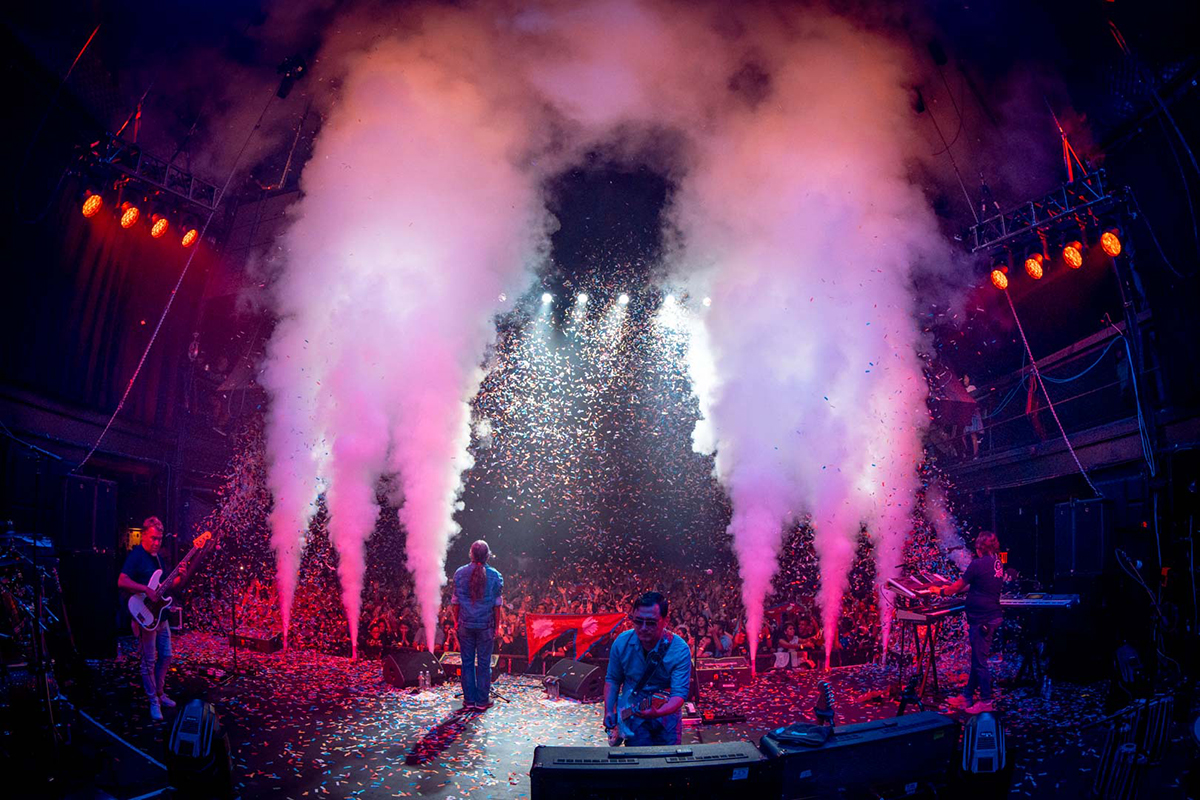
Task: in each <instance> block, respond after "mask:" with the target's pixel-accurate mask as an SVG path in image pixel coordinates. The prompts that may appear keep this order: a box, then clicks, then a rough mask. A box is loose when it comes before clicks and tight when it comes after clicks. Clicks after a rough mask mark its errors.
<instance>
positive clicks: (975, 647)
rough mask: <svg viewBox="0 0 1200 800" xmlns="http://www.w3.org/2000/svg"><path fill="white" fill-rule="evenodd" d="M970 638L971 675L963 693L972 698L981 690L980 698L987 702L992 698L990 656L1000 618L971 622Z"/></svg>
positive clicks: (969, 698)
mask: <svg viewBox="0 0 1200 800" xmlns="http://www.w3.org/2000/svg"><path fill="white" fill-rule="evenodd" d="M969 624H970V634H969V640H970V642H971V677H969V678H967V688H966V689H964V690H963V695H964V696H965V697H966V698H967V699H968V700H971V699H973V698H974V696H975V690H976V689H978V690H979V699H980V700H981V701H982V702H984V703H986V702H988V701H990V700H991V699H992V672H991V670H990V669H988V656H989V655H991V653H992V637H993V636H995V635H996V628H999V627H1000V620H998V619H994V620H988V621H986V622H971V623H969Z"/></svg>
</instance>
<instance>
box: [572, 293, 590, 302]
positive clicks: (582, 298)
mask: <svg viewBox="0 0 1200 800" xmlns="http://www.w3.org/2000/svg"><path fill="white" fill-rule="evenodd" d="M587 301H588V296H587V292H580V293H579V294H577V295H575V302H576V303H578V304H579V305H583V304H584V303H586V302H587Z"/></svg>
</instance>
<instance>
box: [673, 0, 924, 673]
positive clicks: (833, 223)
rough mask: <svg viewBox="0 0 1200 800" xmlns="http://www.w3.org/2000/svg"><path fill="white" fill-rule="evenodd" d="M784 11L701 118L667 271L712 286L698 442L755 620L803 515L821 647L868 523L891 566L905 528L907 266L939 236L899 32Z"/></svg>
mask: <svg viewBox="0 0 1200 800" xmlns="http://www.w3.org/2000/svg"><path fill="white" fill-rule="evenodd" d="M790 22H791V23H792V24H791V25H781V26H776V27H775V28H768V27H765V26H764V27H758V28H751V29H750V31H751V33H750V34H749V35H750V36H752V37H753V41H754V43H755V44H756V45H757V47H755V48H749V49H750V50H751V51H752V52H755V53H756V54H757V55H756V59H757V60H756V61H755V62H754V64H753V70H751V74H752V75H753V76H754V77H753V80H752V81H751V83H750V84H749V85H750V86H751V88H750V89H747V90H746V91H745V92H743V93H741V95H739V96H733V97H729V98H727V103H728V107H727V108H726V109H725V110H724V113H725V115H726V119H724V120H723V121H722V122H721V123H720V124H710V125H708V126H706V127H705V128H703V129H702V130H701V131H698V132H694V133H693V137H694V141H695V147H694V150H693V151H692V152H691V153H689V158H688V160H687V162H686V166H685V168H684V171H683V176H682V178H681V179H680V182H679V190H678V192H677V194H676V196H675V199H674V207H673V215H672V217H673V221H674V222H675V224H676V225H677V227H678V231H679V244H678V249H677V251H676V253H675V274H676V276H677V279H678V280H680V281H682V282H684V283H685V284H686V285H688V286H689V287H690V288H691V289H692V294H693V295H695V296H703V295H708V296H711V298H712V304H711V307H710V308H707V309H704V310H703V313H702V315H701V316H702V320H703V324H704V326H705V328H706V331H707V340H708V347H709V349H710V351H711V352H710V354H709V356H707V357H706V358H705V359H701V360H708V361H710V362H711V364H712V367H713V370H714V373H715V378H711V379H709V380H707V381H705V382H704V383H706V384H707V385H709V386H710V391H711V396H710V397H708V398H702V402H701V408H702V409H707V410H708V411H707V416H708V417H709V419H708V420H706V421H705V422H704V423H703V424H702V426H698V431H697V437H696V443H697V447H698V449H701V450H706V449H708V448H709V447H710V446H713V445H715V452H716V470H717V474H718V476H719V478H720V479H721V480H722V481H723V482H724V484H725V485H726V486H727V487H728V489H729V493H730V497H731V499H732V503H733V509H734V512H733V519H732V522H731V524H730V532H731V534H732V535H733V537H734V547H735V549H736V551H737V554H738V558H739V561H740V563H741V571H742V578H743V590H742V593H743V600H744V603H745V607H746V614H747V618H748V623H749V636H750V637H754V636H755V635H756V634H757V632H758V630H759V626H760V624H761V621H762V607H763V602H764V599H765V597H766V595H767V592H768V591H769V589H770V584H771V579H772V577H773V575H774V573H775V571H776V568H777V553H778V548H779V543H780V539H781V534H782V530H783V529H784V527H785V526H786V525H789V524H792V523H793V522H795V521H796V520H798V519H802V518H805V517H808V518H811V521H812V524H813V526H814V537H815V538H814V543H815V547H816V550H817V554H818V557H819V560H820V568H821V589H820V596H819V601H820V605H821V608H822V622H823V628H824V633H825V641H826V647H827V657H828V648H830V647H831V646H832V644H833V641H834V640H835V637H836V635H837V619H838V616H839V614H840V612H841V603H842V597H843V595H844V593H845V591H846V589H847V586H848V574H849V570H850V567H851V565H852V562H853V559H854V554H855V550H856V542H857V538H858V536H859V534H860V532H861V531H862V529H863V526H864V525H865V526H866V528H867V530H868V531H869V535H870V536H871V537H872V539H873V540H874V543H875V554H876V558H877V566H878V569H877V573H878V578H879V580H880V581H882V580H886V578H887V577H890V576H891V575H894V574H895V572H896V570H897V569H898V566H899V563H900V557H901V553H902V551H903V544H904V541H905V539H906V537H907V536H908V533H909V531H910V530H911V520H910V516H911V510H912V505H913V495H914V493H915V491H916V488H917V485H918V480H917V474H916V469H917V464H918V463H919V461H920V459H921V457H922V435H923V432H924V429H925V426H926V421H927V417H928V414H927V411H926V408H925V403H924V400H925V396H926V383H925V380H924V377H923V373H922V370H921V363H920V360H919V359H918V357H917V354H916V347H917V344H918V342H919V339H920V332H919V328H918V326H917V324H916V321H915V319H914V307H913V306H914V303H913V300H912V293H911V276H912V274H913V272H914V269H915V268H916V267H917V265H918V263H919V261H920V260H921V259H922V258H925V259H931V258H932V259H943V258H944V256H943V254H942V250H943V247H944V245H943V240H942V238H941V237H940V235H939V233H938V230H937V225H936V222H935V219H934V216H933V214H932V212H931V210H930V207H929V204H928V203H927V202H926V200H925V198H924V197H923V196H922V193H921V191H920V190H919V189H918V188H917V187H916V186H914V185H913V183H912V182H911V180H910V178H909V175H908V165H909V163H910V162H911V161H912V160H913V159H914V158H915V157H916V154H917V153H919V152H920V151H921V149H922V147H923V141H922V139H921V137H919V136H917V135H916V133H915V131H914V125H915V124H916V121H915V119H914V115H913V113H912V110H911V108H910V106H909V99H908V93H907V91H906V90H905V85H906V80H907V79H908V76H909V69H910V65H909V63H908V59H907V57H906V55H905V52H904V50H903V49H902V48H900V47H899V46H897V45H895V44H894V43H892V42H891V41H889V40H888V39H887V38H886V37H884V36H882V35H880V34H878V33H874V32H869V31H865V30H862V29H859V28H856V27H855V26H853V25H852V24H850V23H848V22H846V21H844V20H841V19H838V18H834V17H830V16H825V15H822V14H819V13H816V12H813V13H810V14H808V15H806V16H803V17H798V18H796V19H793V20H790ZM697 385H698V386H699V385H700V384H699V383H698V384H697ZM701 428H703V430H701ZM702 434H703V435H702ZM706 440H707V441H706Z"/></svg>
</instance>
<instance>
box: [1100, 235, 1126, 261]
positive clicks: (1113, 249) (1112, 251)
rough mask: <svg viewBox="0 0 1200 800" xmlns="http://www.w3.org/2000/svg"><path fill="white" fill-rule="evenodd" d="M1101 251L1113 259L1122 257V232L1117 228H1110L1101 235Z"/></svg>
mask: <svg viewBox="0 0 1200 800" xmlns="http://www.w3.org/2000/svg"><path fill="white" fill-rule="evenodd" d="M1100 249H1101V250H1103V251H1104V252H1106V253H1108V254H1109V255H1110V256H1112V257H1113V258H1116V257H1117V256H1119V255H1121V231H1120V230H1118V229H1117V228H1109V229H1108V230H1106V231H1105V232H1104V233H1102V234H1100Z"/></svg>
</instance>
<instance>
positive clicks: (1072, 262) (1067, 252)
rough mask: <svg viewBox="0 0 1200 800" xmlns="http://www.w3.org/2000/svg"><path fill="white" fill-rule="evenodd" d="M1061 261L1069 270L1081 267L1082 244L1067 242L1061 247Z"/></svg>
mask: <svg viewBox="0 0 1200 800" xmlns="http://www.w3.org/2000/svg"><path fill="white" fill-rule="evenodd" d="M1063 261H1065V262H1067V266H1068V267H1070V268H1071V269H1079V268H1080V267H1082V266H1083V243H1082V242H1078V241H1075V242H1067V243H1066V244H1065V245H1064V246H1063Z"/></svg>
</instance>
